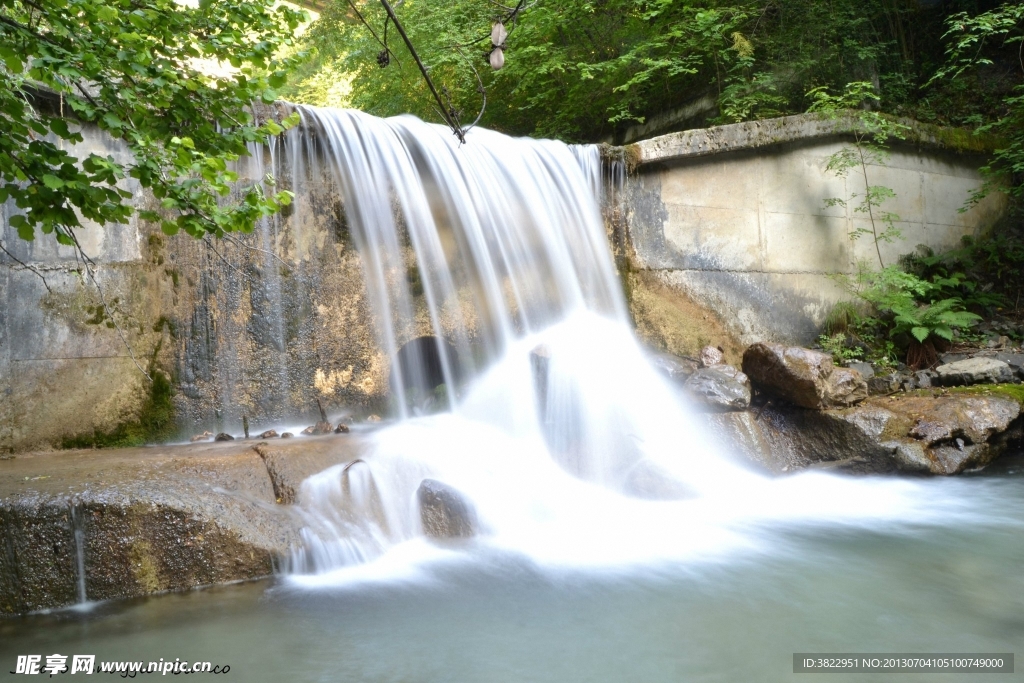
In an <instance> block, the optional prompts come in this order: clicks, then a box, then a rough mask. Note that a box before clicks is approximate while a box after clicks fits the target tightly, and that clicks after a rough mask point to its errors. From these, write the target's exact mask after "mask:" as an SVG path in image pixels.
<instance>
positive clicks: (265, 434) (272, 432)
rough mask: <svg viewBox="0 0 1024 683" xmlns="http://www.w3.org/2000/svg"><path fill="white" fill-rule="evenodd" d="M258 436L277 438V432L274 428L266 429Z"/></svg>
mask: <svg viewBox="0 0 1024 683" xmlns="http://www.w3.org/2000/svg"><path fill="white" fill-rule="evenodd" d="M259 438H261V439H276V438H277V432H276V431H275V430H273V429H268V430H267V431H265V432H263V433H262V434H260V436H259Z"/></svg>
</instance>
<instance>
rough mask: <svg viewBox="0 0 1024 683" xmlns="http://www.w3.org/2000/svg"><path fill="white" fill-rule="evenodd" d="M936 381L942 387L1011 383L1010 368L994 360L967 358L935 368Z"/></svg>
mask: <svg viewBox="0 0 1024 683" xmlns="http://www.w3.org/2000/svg"><path fill="white" fill-rule="evenodd" d="M935 375H936V381H937V383H938V384H941V385H943V386H957V385H962V384H1000V383H1003V382H1011V381H1013V377H1014V372H1013V370H1012V369H1011V368H1010V366H1009V365H1008V364H1006V363H1004V362H1003V361H1001V360H998V359H996V358H967V359H965V360H960V361H956V362H955V363H947V364H946V365H940V366H939V367H937V368H935Z"/></svg>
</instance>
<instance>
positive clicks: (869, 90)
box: [807, 81, 909, 268]
mask: <svg viewBox="0 0 1024 683" xmlns="http://www.w3.org/2000/svg"><path fill="white" fill-rule="evenodd" d="M807 96H808V97H809V98H811V100H813V104H811V106H810V108H809V109H808V111H809V112H817V113H821V114H824V115H826V116H829V117H833V118H838V117H840V116H843V115H848V114H850V112H851V111H852V110H859V111H857V112H856V114H855V115H854V116H855V119H856V124H855V125H854V126H853V127H852V128H851V129H850V131H849V132H850V133H852V134H853V141H854V142H853V147H844V148H843V149H841V150H839V151H838V152H836V153H835V154H833V155H832V156H830V157H829V159H828V163H827V164H826V167H825V170H826V171H828V172H830V173H833V174H835V175H836V176H838V177H840V178H845V177H846V176H847V174H848V173H849V172H850V171H851V170H853V169H858V170H859V171H860V175H861V176H862V178H863V179H864V188H865V189H864V192H863V193H862V194H861V193H857V192H853V193H851V194H850V196H849V197H847V198H845V199H844V198H842V197H832V198H829V199H826V200H825V206H826V207H832V206H842V207H844V208H846V207H847V206H849V203H850V202H851V201H853V200H856V199H858V198H859V201H857V202H856V203H855V204H854V206H853V211H854V213H862V214H866V215H867V217H868V221H869V223H870V225H871V228H870V230H869V229H867V228H859V227H855V228H853V230H851V231H850V237H851V238H852V239H858V238H860V237H862V236H864V235H871V236H872V239H873V242H874V245H875V252H876V253H877V254H878V265H879V267H880V268H884V267H885V263H884V262H883V261H882V249H881V247H880V246H879V242H893V241H895V240H897V239H899V238H900V236H901V233H900V231H899V229H898V228H897V227H896V222H897V221H899V220H900V217H899V216H898V215H897V214H895V213H893V212H891V211H883V210H882V205H883V204H884V203H885V202H887V201H888V200H890V199H895V198H896V193H895V192H894V191H893V190H892V188H889V187H886V186H884V185H872V184H871V183H870V182H869V181H868V165H869V164H879V165H882V164H884V163H885V161H886V160H887V159H888V154H889V151H888V146H887V145H888V141H889V139H890V138H898V139H903V138H904V137H906V132H907V130H909V128H908V127H907V126H906V125H904V124H902V123H899V122H897V121H894V120H892V119H891V118H889V117H886V116H884V115H882V114H880V113H879V112H876V111H871V110H865V109H861V107H862V106H863V105H865V104H868V105H870V104H874V103H877V102H878V101H879V99H880V98H879V96H878V94H877V93H876V92H875V90H874V86H873V85H872V84H871V83H868V82H866V81H855V82H853V83H847V84H846V88H845V89H844V91H843V92H842V93H841V94H839V95H831V94H829V92H828V88H827V87H825V86H822V87H818V88H814V89H812V90H810V91H809V92H808V93H807ZM876 219H877V220H876ZM879 224H881V226H884V227H883V228H881V229H880V226H879Z"/></svg>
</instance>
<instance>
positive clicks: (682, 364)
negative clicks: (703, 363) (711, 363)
mask: <svg viewBox="0 0 1024 683" xmlns="http://www.w3.org/2000/svg"><path fill="white" fill-rule="evenodd" d="M650 359H651V365H652V366H653V367H654V369H655V370H657V371H658V372H659V373H661V375H662V376H664V377H666V378H668V379H670V380H672V381H673V382H678V383H679V384H683V383H685V382H686V380H688V379H690V375H692V374H693V373H695V372H697V368H698V367H700V364H699V363H698V362H697V361H695V360H694V359H692V358H683V357H681V356H673V355H672V354H670V353H656V354H651V357H650Z"/></svg>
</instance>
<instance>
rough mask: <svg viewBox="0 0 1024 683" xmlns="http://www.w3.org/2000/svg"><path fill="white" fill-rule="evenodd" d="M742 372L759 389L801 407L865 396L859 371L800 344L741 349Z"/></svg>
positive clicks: (843, 403)
mask: <svg viewBox="0 0 1024 683" xmlns="http://www.w3.org/2000/svg"><path fill="white" fill-rule="evenodd" d="M743 372H744V373H746V375H747V376H748V377H749V378H750V381H751V382H753V384H754V387H755V388H756V389H757V390H758V391H762V392H764V393H766V394H770V395H772V396H777V397H779V398H782V399H784V400H786V401H789V402H790V403H793V404H795V405H798V406H802V407H804V408H813V409H816V410H824V409H826V408H840V407H847V406H851V405H854V404H856V403H859V402H861V401H863V400H864V399H866V398H867V397H868V387H867V383H866V382H865V381H864V378H863V377H861V375H860V373H859V372H857V371H856V370H852V369H850V368H837V367H836V366H835V364H834V363H833V362H832V357H831V356H829V355H828V354H825V353H821V352H819V351H812V350H810V349H805V348H801V347H799V346H783V345H781V344H766V343H757V344H753V345H752V346H750V347H749V348H747V350H746V351H745V352H744V353H743Z"/></svg>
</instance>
